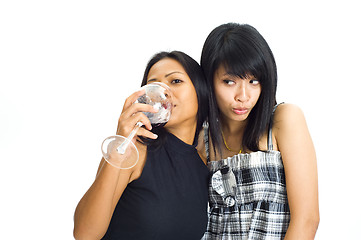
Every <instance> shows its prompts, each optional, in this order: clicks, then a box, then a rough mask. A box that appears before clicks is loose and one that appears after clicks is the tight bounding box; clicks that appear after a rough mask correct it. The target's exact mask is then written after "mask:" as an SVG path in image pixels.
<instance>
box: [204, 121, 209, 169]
mask: <svg viewBox="0 0 361 240" xmlns="http://www.w3.org/2000/svg"><path fill="white" fill-rule="evenodd" d="M208 128H209V125H208V122H204V123H203V133H204V146H205V149H206V155H207V163H209V161H210V157H209V133H208Z"/></svg>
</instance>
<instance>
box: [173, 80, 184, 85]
mask: <svg viewBox="0 0 361 240" xmlns="http://www.w3.org/2000/svg"><path fill="white" fill-rule="evenodd" d="M181 82H183V81H182V80H180V79H173V80H172V82H171V83H173V84H177V83H181Z"/></svg>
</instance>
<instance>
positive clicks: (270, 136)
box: [267, 102, 284, 151]
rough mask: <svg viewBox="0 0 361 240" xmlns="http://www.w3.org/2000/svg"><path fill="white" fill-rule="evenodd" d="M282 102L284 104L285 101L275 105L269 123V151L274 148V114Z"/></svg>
mask: <svg viewBox="0 0 361 240" xmlns="http://www.w3.org/2000/svg"><path fill="white" fill-rule="evenodd" d="M281 104H284V102H281V103H278V104H277V105H276V106H274V107H273V111H272V115H271V121H270V123H269V127H268V139H267V149H268V151H272V150H273V141H272V126H273V115H274V113H275V111H276V109H277V107H278V106H279V105H281Z"/></svg>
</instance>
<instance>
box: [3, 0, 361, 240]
mask: <svg viewBox="0 0 361 240" xmlns="http://www.w3.org/2000/svg"><path fill="white" fill-rule="evenodd" d="M124 2H127V3H122V1H84V0H71V1H70V0H63V1H45V0H43V1H40V0H34V1H17V0H12V1H10V0H8V1H7V0H5V1H1V3H0V159H1V168H0V193H1V195H0V219H1V225H0V226H1V227H0V228H1V231H0V238H1V239H72V229H73V214H74V210H75V207H76V205H77V203H78V201H79V200H80V198H81V197H82V195H83V194H84V193H85V191H86V190H87V189H88V187H89V186H90V185H91V183H92V181H93V180H94V177H95V173H96V170H97V166H98V163H99V160H100V158H101V152H100V144H101V142H102V140H103V139H104V138H105V137H107V136H109V135H112V134H114V133H115V130H116V124H117V118H118V116H119V114H120V111H121V109H122V106H123V102H124V100H125V98H126V97H127V96H128V95H129V94H130V93H131V92H132V91H134V90H135V89H137V87H138V86H139V85H140V81H141V77H142V74H143V70H144V68H145V65H146V63H147V61H148V60H149V58H150V57H151V56H152V55H153V54H154V53H156V52H158V51H161V50H181V51H184V52H186V53H188V54H189V55H190V56H192V57H193V58H195V59H196V60H197V61H199V59H200V54H201V48H202V45H203V43H204V40H205V38H206V37H207V35H208V33H209V32H210V31H211V30H212V29H213V28H215V27H216V26H218V25H220V24H222V23H226V22H239V23H248V24H251V25H253V26H254V27H256V28H257V29H258V30H259V31H260V32H261V33H262V34H263V36H264V37H265V38H266V40H267V41H268V43H269V45H270V46H271V49H272V50H273V53H274V55H275V58H276V62H277V64H278V69H279V71H278V73H279V88H278V95H277V99H278V101H279V102H280V101H285V102H290V103H295V104H297V105H299V106H300V107H301V108H302V109H303V111H304V113H305V115H306V119H307V122H308V125H309V128H310V131H311V134H312V137H313V140H314V144H315V147H316V150H317V157H318V171H319V196H320V213H321V222H320V226H319V230H318V233H317V237H316V239H356V236H357V233H358V232H359V231H358V227H359V225H360V220H359V216H360V214H361V211H360V208H359V206H358V196H359V194H358V195H357V192H359V190H357V189H359V186H358V183H360V181H359V179H360V176H359V171H358V170H359V166H360V165H359V162H360V160H361V159H360V157H359V155H358V154H357V151H356V150H357V149H358V147H359V143H360V141H359V140H358V139H359V138H360V135H361V131H360V121H361V119H360V114H359V113H358V112H360V111H359V110H358V109H359V108H358V106H357V105H356V104H357V103H358V104H359V103H360V98H359V96H358V93H359V86H360V80H361V79H360V76H359V71H358V69H359V68H360V66H359V65H360V55H361V49H360V42H361V37H360V22H361V18H360V14H359V7H358V5H356V1H354V2H352V1H347V0H344V1H316V0H315V1H302V2H301V1H300V2H298V3H293V2H292V3H291V1H241V0H238V1H229V0H224V1H203V2H202V1H196V0H193V1H189V2H187V1H179V2H174V3H173V2H171V1H163V2H160V1H144V2H141V1H133V2H132V3H128V2H130V1H124ZM300 147H302V146H300Z"/></svg>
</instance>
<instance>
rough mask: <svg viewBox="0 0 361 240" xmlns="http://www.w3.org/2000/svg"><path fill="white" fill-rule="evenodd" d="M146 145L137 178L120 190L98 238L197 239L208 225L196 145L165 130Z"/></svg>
mask: <svg viewBox="0 0 361 240" xmlns="http://www.w3.org/2000/svg"><path fill="white" fill-rule="evenodd" d="M166 137H167V140H166V142H165V144H164V145H163V146H160V147H158V148H154V147H151V146H150V147H148V152H147V160H146V163H145V166H144V169H143V172H142V175H141V176H140V178H138V179H136V180H134V181H133V182H131V183H129V184H128V186H127V187H126V189H125V190H124V192H123V194H122V196H121V198H120V200H119V202H118V204H117V206H116V208H115V210H114V213H113V217H112V219H111V222H110V224H109V227H108V230H107V233H106V234H105V236H104V238H103V239H122V240H128V239H147V240H150V239H165V240H170V239H172V240H177V239H181V240H185V239H187V240H192V239H195V240H199V239H201V238H202V236H203V234H204V232H205V231H206V228H207V221H208V215H207V201H208V181H209V171H208V168H207V166H206V165H205V164H204V163H203V161H202V160H201V158H200V157H199V155H198V153H197V150H196V149H195V146H192V145H188V144H186V143H184V142H182V141H181V140H180V139H178V138H177V137H175V136H174V135H172V134H170V133H167V136H166Z"/></svg>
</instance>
